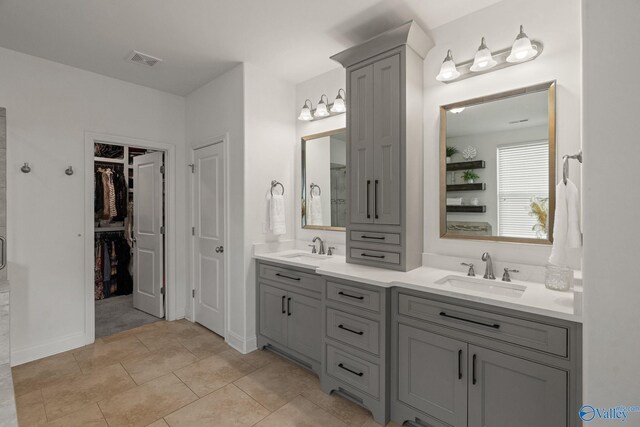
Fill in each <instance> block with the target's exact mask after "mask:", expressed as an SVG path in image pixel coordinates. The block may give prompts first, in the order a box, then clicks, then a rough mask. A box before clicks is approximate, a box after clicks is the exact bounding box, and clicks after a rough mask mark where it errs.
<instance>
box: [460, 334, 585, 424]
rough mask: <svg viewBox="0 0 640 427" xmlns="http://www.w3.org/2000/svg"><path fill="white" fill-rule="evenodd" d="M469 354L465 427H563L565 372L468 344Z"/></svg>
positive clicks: (565, 405) (565, 415)
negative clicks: (466, 420) (469, 378)
mask: <svg viewBox="0 0 640 427" xmlns="http://www.w3.org/2000/svg"><path fill="white" fill-rule="evenodd" d="M469 355H470V357H469V372H471V376H472V378H471V380H470V382H469V427H485V426H490V427H513V426H518V427H539V426H545V427H565V426H566V425H567V373H566V372H564V371H561V370H559V369H554V368H550V367H548V366H544V365H541V364H538V363H534V362H530V361H528V360H524V359H520V358H518V357H513V356H508V355H506V354H502V353H498V352H496V351H491V350H487V349H485V348H481V347H475V346H472V345H469ZM474 356H475V360H474ZM474 365H475V368H474ZM474 376H475V384H474V383H473V377H474ZM575 416H577V414H575Z"/></svg>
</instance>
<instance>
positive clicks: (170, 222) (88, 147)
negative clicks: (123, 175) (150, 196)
mask: <svg viewBox="0 0 640 427" xmlns="http://www.w3.org/2000/svg"><path fill="white" fill-rule="evenodd" d="M95 141H101V142H105V143H113V144H117V145H127V146H133V147H143V148H150V149H154V150H162V151H164V152H165V154H166V157H165V161H164V163H165V167H166V172H165V180H166V181H165V182H166V185H167V187H166V202H167V203H166V205H165V218H166V224H165V225H166V230H167V233H166V234H165V239H166V242H165V244H166V250H165V265H166V281H167V283H166V288H167V293H166V297H167V299H166V301H165V319H167V320H176V318H177V317H176V314H177V312H178V310H177V307H176V301H177V295H176V291H177V289H176V288H177V280H176V264H177V261H176V252H177V251H176V247H177V246H176V242H177V239H176V233H177V223H176V200H175V199H176V172H177V170H176V147H175V145H172V144H169V143H166V142H157V141H150V140H147V139H140V138H130V137H125V136H119V135H111V134H105V133H96V132H89V131H85V134H84V162H85V165H84V166H85V201H84V205H85V218H84V224H85V227H84V235H85V238H84V244H85V248H84V249H85V251H84V252H85V261H84V267H85V274H84V280H85V286H86V295H85V324H84V342H83V344H85V345H86V344H91V343H93V342H94V341H95V301H94V297H95V295H94V293H95V289H94V270H95V268H94V263H95V259H94V253H93V247H94V239H95V236H94V224H93V217H94V211H93V191H94V185H93V181H94V174H93V157H94V143H95ZM81 345H82V344H81ZM76 347H79V345H78V346H76ZM49 354H53V353H49Z"/></svg>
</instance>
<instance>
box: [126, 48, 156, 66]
mask: <svg viewBox="0 0 640 427" xmlns="http://www.w3.org/2000/svg"><path fill="white" fill-rule="evenodd" d="M127 59H128V60H129V61H131V62H135V63H136V64H140V65H146V66H148V67H153V66H154V65H156V64H158V63H159V62H162V59H160V58H155V57H153V56H151V55H147V54H146V53H142V52H138V51H135V50H134V51H132V52H131V53H130V54H129V56H128V57H127Z"/></svg>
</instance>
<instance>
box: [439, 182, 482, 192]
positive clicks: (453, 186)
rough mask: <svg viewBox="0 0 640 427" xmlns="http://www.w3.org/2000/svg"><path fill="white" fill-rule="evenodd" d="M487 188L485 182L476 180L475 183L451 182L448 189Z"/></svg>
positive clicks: (480, 189)
mask: <svg viewBox="0 0 640 427" xmlns="http://www.w3.org/2000/svg"><path fill="white" fill-rule="evenodd" d="M486 189H487V184H486V183H484V182H475V183H473V184H449V185H447V191H483V190H486Z"/></svg>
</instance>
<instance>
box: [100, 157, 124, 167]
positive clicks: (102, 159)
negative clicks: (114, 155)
mask: <svg viewBox="0 0 640 427" xmlns="http://www.w3.org/2000/svg"><path fill="white" fill-rule="evenodd" d="M93 161H94V162H98V163H115V164H117V165H124V159H111V158H109V157H94V158H93Z"/></svg>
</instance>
